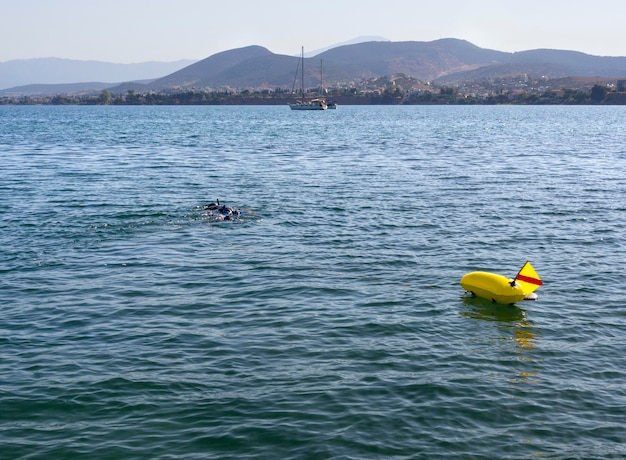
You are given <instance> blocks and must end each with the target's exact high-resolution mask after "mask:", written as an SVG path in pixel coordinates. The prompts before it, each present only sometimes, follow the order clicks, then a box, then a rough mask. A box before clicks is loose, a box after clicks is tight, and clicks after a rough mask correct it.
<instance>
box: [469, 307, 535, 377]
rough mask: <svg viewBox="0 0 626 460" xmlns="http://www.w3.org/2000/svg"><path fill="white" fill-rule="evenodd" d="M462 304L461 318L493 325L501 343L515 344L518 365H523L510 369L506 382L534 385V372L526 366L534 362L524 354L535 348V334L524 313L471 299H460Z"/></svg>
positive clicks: (517, 308)
mask: <svg viewBox="0 0 626 460" xmlns="http://www.w3.org/2000/svg"><path fill="white" fill-rule="evenodd" d="M463 303H464V305H465V306H466V308H467V309H466V310H465V311H461V315H462V316H464V317H466V318H470V319H478V320H483V321H489V322H493V323H495V324H496V326H497V329H498V331H499V332H500V333H504V334H503V335H502V336H501V338H502V340H504V341H510V342H512V343H514V344H515V345H516V346H515V347H514V349H515V350H517V352H518V353H520V356H519V357H518V362H524V363H525V365H524V367H525V369H523V370H522V369H516V370H514V372H515V377H514V378H509V379H507V381H509V382H510V383H537V380H536V377H537V376H538V372H537V371H534V370H528V366H531V365H532V364H533V363H534V359H533V358H531V357H530V356H529V355H528V354H527V352H528V351H530V350H531V349H533V348H535V333H534V332H533V326H532V324H531V322H530V321H529V320H528V316H527V313H526V310H524V309H523V308H520V307H518V306H517V305H502V304H499V303H494V302H491V301H489V300H486V299H482V298H480V297H473V296H465V297H463Z"/></svg>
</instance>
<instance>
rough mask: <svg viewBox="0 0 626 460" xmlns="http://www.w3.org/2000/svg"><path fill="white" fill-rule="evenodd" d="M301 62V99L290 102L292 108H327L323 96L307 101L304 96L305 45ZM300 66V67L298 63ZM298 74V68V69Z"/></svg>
mask: <svg viewBox="0 0 626 460" xmlns="http://www.w3.org/2000/svg"><path fill="white" fill-rule="evenodd" d="M300 62H301V63H302V69H301V76H300V95H301V99H300V100H299V101H298V102H295V103H293V104H289V107H290V108H291V110H326V109H327V108H328V106H327V105H326V101H325V100H324V99H322V98H316V99H312V100H309V101H307V100H306V99H305V98H304V46H303V47H302V57H301V58H300ZM298 67H300V66H299V65H298ZM296 75H297V70H296Z"/></svg>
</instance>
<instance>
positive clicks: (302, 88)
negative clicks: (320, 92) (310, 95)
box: [300, 46, 304, 101]
mask: <svg viewBox="0 0 626 460" xmlns="http://www.w3.org/2000/svg"><path fill="white" fill-rule="evenodd" d="M301 55H302V76H301V78H302V82H301V87H300V93H301V94H302V100H303V101H304V46H303V47H302V52H301Z"/></svg>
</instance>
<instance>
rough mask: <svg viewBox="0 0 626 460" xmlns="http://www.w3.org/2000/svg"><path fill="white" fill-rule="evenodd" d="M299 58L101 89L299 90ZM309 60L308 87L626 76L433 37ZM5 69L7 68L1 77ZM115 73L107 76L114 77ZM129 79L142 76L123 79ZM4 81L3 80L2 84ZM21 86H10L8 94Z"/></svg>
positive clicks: (335, 51) (583, 58)
mask: <svg viewBox="0 0 626 460" xmlns="http://www.w3.org/2000/svg"><path fill="white" fill-rule="evenodd" d="M299 60H300V58H299V57H298V56H287V55H282V54H275V53H272V52H271V51H269V50H268V49H267V48H264V47H261V46H255V45H254V46H248V47H244V48H238V49H233V50H228V51H224V52H221V53H217V54H214V55H212V56H209V57H207V58H206V59H203V60H200V61H197V62H193V63H190V64H189V65H184V64H185V63H184V62H182V61H179V62H178V63H170V65H172V66H174V67H176V66H178V68H177V69H175V70H172V71H170V72H163V74H162V75H164V76H160V77H159V76H158V75H154V74H153V79H148V78H144V77H145V76H146V75H147V74H144V77H142V78H143V79H144V81H134V82H129V83H124V84H121V85H119V84H117V85H113V84H111V85H108V86H107V85H104V86H103V84H98V85H99V86H97V87H96V86H95V85H96V84H94V85H93V86H94V91H98V90H101V89H103V88H107V89H109V91H111V92H113V93H125V92H127V91H129V90H134V91H166V92H167V91H180V90H189V89H212V90H219V89H226V88H230V89H270V90H273V89H276V88H286V89H292V88H293V87H296V89H297V88H299V77H298V78H297V79H296V69H298V68H301V67H300V66H301V64H300V63H299ZM10 62H15V61H10ZM6 64H7V63H4V64H0V66H2V65H6ZM303 64H304V70H305V81H304V84H305V86H307V87H316V86H319V85H320V83H322V82H321V81H320V80H321V78H322V77H323V84H324V86H327V87H332V86H341V85H344V86H345V85H349V84H354V83H357V82H359V81H362V80H364V79H372V78H376V77H381V76H386V75H393V74H405V75H408V76H411V77H413V78H415V79H418V80H421V81H423V82H432V83H435V84H463V83H467V82H470V81H477V80H485V79H497V78H508V77H511V76H515V75H526V76H528V77H530V78H543V79H559V78H564V77H605V78H615V79H618V78H626V57H602V56H593V55H589V54H585V53H581V52H577V51H563V50H550V49H537V50H529V51H522V52H515V53H509V52H502V51H495V50H490V49H484V48H480V47H478V46H476V45H474V44H472V43H470V42H468V41H465V40H460V39H453V38H447V39H440V40H435V41H430V42H418V41H408V42H390V41H368V42H360V43H354V44H346V45H341V46H336V47H334V48H331V49H328V50H325V51H323V52H321V53H319V54H317V55H316V56H315V57H309V58H305V59H304V62H303ZM158 70H159V69H158V68H156V67H155V68H154V69H153V71H154V73H155V74H156V72H157V71H158ZM4 71H5V70H4V69H3V68H2V67H0V75H2V74H3V73H4ZM110 76H111V74H107V77H110ZM102 77H103V78H97V79H96V78H94V79H92V81H111V80H109V78H105V75H104V71H103V73H102ZM154 77H156V78H154ZM124 80H128V81H130V80H139V79H138V78H127V79H118V80H117V81H124ZM112 81H115V80H112ZM2 84H3V83H2V81H0V87H2ZM87 86H88V85H87ZM71 87H72V85H66V86H65V87H64V92H71V91H70V90H71ZM85 88H86V85H82V87H81V88H80V89H78V87H77V90H76V91H80V90H82V91H85ZM17 90H18V88H14V89H12V90H5V91H2V92H0V95H2V94H3V93H4V94H6V93H7V92H10V91H13V92H16V91H17ZM37 90H38V91H39V92H40V93H42V94H43V92H45V91H44V88H42V87H41V86H38V87H37ZM57 92H58V91H57ZM25 93H27V91H25Z"/></svg>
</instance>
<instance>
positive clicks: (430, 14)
mask: <svg viewBox="0 0 626 460" xmlns="http://www.w3.org/2000/svg"><path fill="white" fill-rule="evenodd" d="M0 14H1V15H2V21H1V25H0V43H2V45H1V46H0V62H4V61H8V60H12V59H28V58H36V57H61V58H69V59H81V60H99V61H108V62H123V63H130V62H142V61H150V60H157V61H175V60H178V59H203V58H205V57H208V56H210V55H212V54H215V53H217V52H220V51H225V50H229V49H233V48H239V47H242V46H247V45H261V46H265V47H266V48H268V49H269V50H270V51H272V52H274V53H281V54H290V55H297V54H298V53H299V50H300V47H301V46H304V47H305V50H308V51H313V50H316V49H320V48H324V47H327V46H330V45H334V44H337V43H342V42H345V41H348V40H351V39H353V38H356V37H359V36H379V37H384V38H386V39H389V40H392V41H404V40H415V41H430V40H436V39H439V38H449V37H452V38H462V39H465V40H468V41H470V42H472V43H474V44H475V45H478V46H480V47H483V48H490V49H495V50H499V51H522V50H528V49H536V48H554V49H567V50H575V51H582V52H585V53H589V54H595V55H601V56H626V27H625V26H624V24H625V21H626V0H604V1H602V2H598V3H595V2H589V1H579V0H569V1H567V2H561V1H557V0H519V1H509V0H440V1H434V0H428V1H422V0H390V1H383V0H312V1H302V0H221V1H217V0H0Z"/></svg>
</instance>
